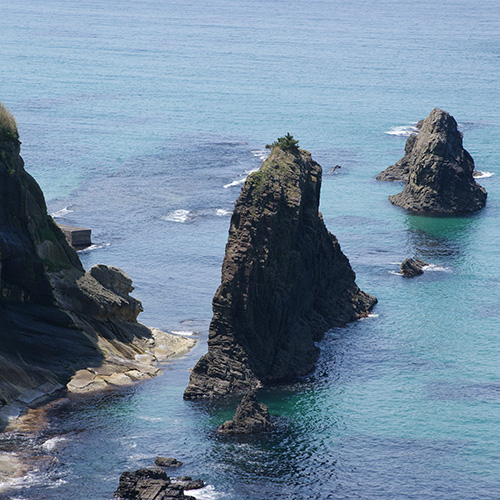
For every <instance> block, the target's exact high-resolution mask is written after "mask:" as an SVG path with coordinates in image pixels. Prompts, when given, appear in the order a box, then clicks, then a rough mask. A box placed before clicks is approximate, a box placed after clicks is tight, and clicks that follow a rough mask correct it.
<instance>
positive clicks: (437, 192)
mask: <svg viewBox="0 0 500 500" xmlns="http://www.w3.org/2000/svg"><path fill="white" fill-rule="evenodd" d="M412 141H413V142H412V143H411V151H409V152H407V153H408V154H405V157H404V158H403V160H404V161H405V162H406V165H407V166H408V168H409V173H408V182H407V184H406V186H405V188H404V190H403V191H402V192H401V193H399V194H396V195H393V196H389V200H390V201H391V203H393V204H394V205H398V206H400V207H402V208H404V209H405V210H408V211H410V212H413V213H420V214H436V215H437V214H442V215H454V214H464V213H471V212H475V211H477V210H480V209H481V208H483V207H484V205H485V203H486V191H485V190H484V188H482V187H481V186H480V185H479V184H477V183H476V181H475V180H474V178H473V171H474V160H473V159H472V157H471V155H470V154H469V153H468V152H467V151H466V150H465V149H464V148H463V145H462V134H461V133H460V132H459V131H458V129H457V122H456V121H455V119H454V118H453V117H452V116H451V115H449V114H448V113H447V112H446V111H443V110H441V109H438V108H436V109H434V110H433V111H432V112H431V114H430V115H429V116H428V117H427V118H426V119H425V120H424V123H423V125H422V129H421V130H420V132H419V134H418V136H416V137H415V138H414V139H412ZM407 145H408V142H407ZM403 160H401V161H403Z"/></svg>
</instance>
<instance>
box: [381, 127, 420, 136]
mask: <svg viewBox="0 0 500 500" xmlns="http://www.w3.org/2000/svg"><path fill="white" fill-rule="evenodd" d="M385 133H386V134H387V135H395V136H397V137H409V136H410V135H411V134H418V128H417V127H415V126H414V125H400V126H399V127H392V128H391V129H390V130H387V131H386V132H385Z"/></svg>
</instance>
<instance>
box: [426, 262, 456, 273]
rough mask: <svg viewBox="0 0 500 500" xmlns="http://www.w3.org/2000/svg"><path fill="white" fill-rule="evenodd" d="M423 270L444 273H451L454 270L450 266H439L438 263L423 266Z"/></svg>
mask: <svg viewBox="0 0 500 500" xmlns="http://www.w3.org/2000/svg"><path fill="white" fill-rule="evenodd" d="M422 271H439V272H444V273H451V272H452V270H451V269H450V268H449V267H443V266H439V265H438V264H429V265H427V266H424V267H422Z"/></svg>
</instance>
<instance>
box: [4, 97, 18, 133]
mask: <svg viewBox="0 0 500 500" xmlns="http://www.w3.org/2000/svg"><path fill="white" fill-rule="evenodd" d="M0 134H1V135H7V136H10V137H15V138H16V139H17V138H18V136H19V134H18V133H17V124H16V120H15V118H14V117H13V116H12V114H11V112H10V111H9V110H8V109H7V108H6V107H5V106H4V105H3V104H2V103H1V102H0Z"/></svg>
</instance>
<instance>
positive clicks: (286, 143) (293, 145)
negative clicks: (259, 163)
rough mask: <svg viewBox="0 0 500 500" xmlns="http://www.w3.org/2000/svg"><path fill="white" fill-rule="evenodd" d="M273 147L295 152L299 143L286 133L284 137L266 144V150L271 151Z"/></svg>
mask: <svg viewBox="0 0 500 500" xmlns="http://www.w3.org/2000/svg"><path fill="white" fill-rule="evenodd" d="M274 146H279V147H280V148H281V149H282V150H283V151H297V150H298V149H299V141H296V140H295V139H294V138H293V135H292V134H290V132H287V134H286V135H285V137H278V140H277V141H274V142H273V143H272V144H267V145H266V148H267V149H272V148H274Z"/></svg>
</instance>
